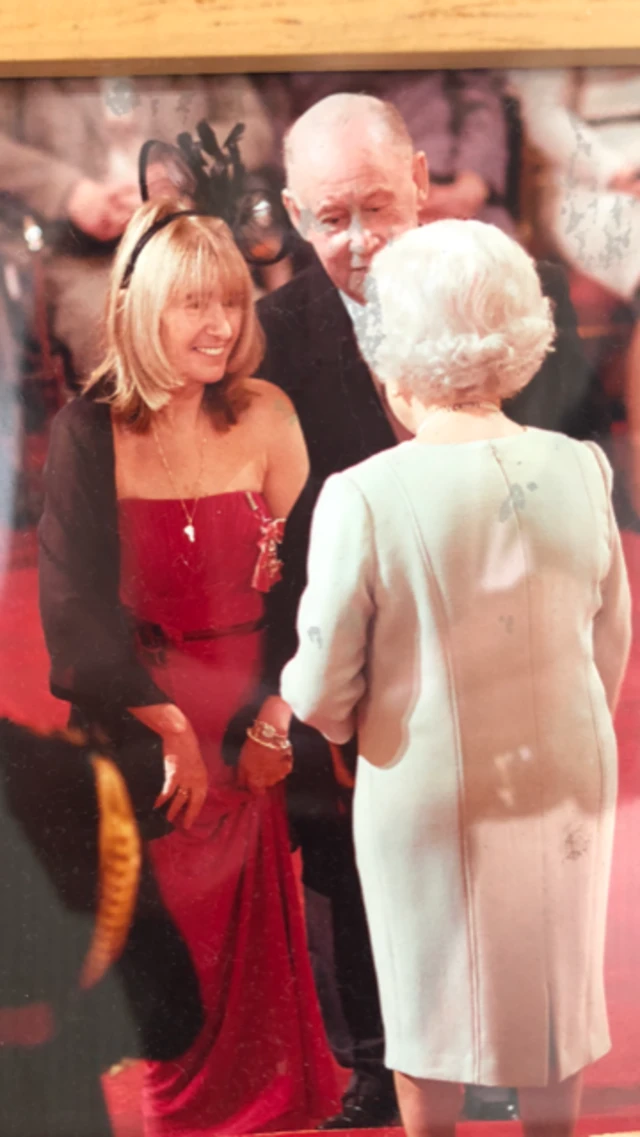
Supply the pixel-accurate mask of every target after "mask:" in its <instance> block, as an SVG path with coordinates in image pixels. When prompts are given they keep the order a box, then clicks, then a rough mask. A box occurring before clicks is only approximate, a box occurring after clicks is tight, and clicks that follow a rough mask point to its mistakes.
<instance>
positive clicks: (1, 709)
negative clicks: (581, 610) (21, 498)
mask: <svg viewBox="0 0 640 1137" xmlns="http://www.w3.org/2000/svg"><path fill="white" fill-rule="evenodd" d="M624 544H625V552H626V556H627V563H628V566H629V573H630V576H631V581H632V588H633V592H634V632H635V636H634V647H633V653H632V659H631V664H630V667H629V671H628V674H627V679H626V682H625V687H624V691H623V696H622V700H621V705H620V709H619V713H618V720H617V730H618V738H619V743H620V804H619V815H618V825H617V834H616V847H615V856H614V866H613V879H612V886H611V900H610V908H609V929H608V948H607V966H606V977H607V992H608V1006H609V1017H610V1023H611V1033H612V1040H613V1047H612V1050H611V1052H610V1054H608V1055H607V1056H606V1057H605V1058H603V1059H602V1060H601V1061H600V1062H599V1063H597V1064H596V1065H595V1066H593V1067H592V1069H591V1070H590V1071H589V1075H588V1079H587V1092H586V1094H585V1101H584V1109H583V1112H584V1117H583V1120H582V1121H581V1124H580V1128H579V1131H578V1132H579V1134H580V1137H586V1135H587V1134H595V1133H609V1132H613V1131H622V1130H633V1129H638V1130H640V536H639V535H636V534H628V533H627V534H625V535H624ZM9 545H10V547H9V550H8V563H9V571H8V572H7V573H6V574H5V575H4V577H2V576H0V714H1V715H7V716H9V717H12V718H14V719H16V720H18V721H21V722H26V723H29V724H31V725H34V726H37V727H40V728H47V727H50V726H60V725H62V724H64V721H65V717H66V709H65V707H64V706H63V705H62V704H60V703H58V701H57V700H55V699H53V698H52V697H51V696H50V695H49V692H48V688H47V659H46V653H45V649H44V643H43V640H42V633H41V630H40V625H39V619H38V605H37V578H36V571H35V567H34V564H35V543H34V538H33V534H31V533H27V534H17V535H15V536H14V537H13V538H12V540H11V541H10V542H9ZM5 551H6V545H5V546H4V548H3V543H2V541H1V540H0V564H1V563H2V560H4V552H5ZM105 1082H106V1093H107V1098H108V1101H109V1105H110V1108H111V1110H112V1114H113V1117H114V1122H115V1126H116V1132H117V1137H141V1126H140V1114H139V1108H138V1100H139V1084H140V1073H139V1070H138V1068H137V1067H133V1068H131V1069H128V1070H125V1071H124V1072H123V1073H121V1074H119V1075H117V1076H116V1077H111V1078H107V1079H106V1080H105ZM494 1130H495V1133H494ZM476 1131H478V1132H476ZM372 1132H375V1133H377V1134H378V1135H380V1137H381V1131H380V1130H375V1131H372ZM519 1133H520V1128H519V1126H517V1125H516V1124H515V1123H513V1122H509V1123H503V1124H490V1123H487V1122H483V1123H479V1124H478V1125H474V1124H469V1123H465V1124H462V1125H461V1126H460V1137H509V1135H513V1137H516V1134H519ZM203 1137H204V1135H203Z"/></svg>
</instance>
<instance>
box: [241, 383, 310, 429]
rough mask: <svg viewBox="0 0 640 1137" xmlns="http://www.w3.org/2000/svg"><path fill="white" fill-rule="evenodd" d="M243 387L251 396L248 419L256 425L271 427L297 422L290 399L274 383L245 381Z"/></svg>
mask: <svg viewBox="0 0 640 1137" xmlns="http://www.w3.org/2000/svg"><path fill="white" fill-rule="evenodd" d="M244 386H245V390H246V391H247V393H248V394H249V395H250V396H251V400H250V403H249V408H248V417H249V418H251V419H252V420H253V421H254V422H255V423H256V424H257V425H260V426H265V425H267V424H268V425H269V426H271V427H273V426H274V425H275V424H277V423H282V424H283V425H285V424H286V423H287V422H294V421H297V416H296V412H295V407H294V405H293V403H292V402H291V399H290V398H289V396H288V395H286V394H285V392H284V391H282V390H281V389H280V387H276V385H275V383H268V382H267V380H266V379H247V380H245V384H244Z"/></svg>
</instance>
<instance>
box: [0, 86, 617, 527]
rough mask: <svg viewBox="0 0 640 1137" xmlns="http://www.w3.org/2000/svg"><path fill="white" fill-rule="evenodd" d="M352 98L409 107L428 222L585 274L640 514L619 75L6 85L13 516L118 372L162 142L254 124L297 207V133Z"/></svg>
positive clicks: (5, 393) (286, 272) (280, 276)
mask: <svg viewBox="0 0 640 1137" xmlns="http://www.w3.org/2000/svg"><path fill="white" fill-rule="evenodd" d="M338 91H350V92H358V91H360V92H366V93H370V94H373V95H377V96H378V97H381V98H384V99H387V100H389V101H390V102H391V103H393V104H394V105H395V106H396V107H397V108H398V110H399V111H400V113H401V114H402V116H403V118H404V120H405V121H406V123H407V126H408V128H409V131H410V133H411V135H412V138H413V141H414V143H415V146H416V148H417V149H418V150H423V151H424V153H425V154H426V157H427V161H428V164H429V171H430V182H431V189H430V196H429V202H428V206H427V210H426V214H425V216H424V220H425V221H429V220H432V219H436V218H441V217H463V218H464V217H476V218H479V219H481V220H484V221H489V222H492V223H494V224H496V225H498V226H499V227H500V228H502V229H504V230H505V231H506V232H508V233H510V234H511V235H515V236H517V237H518V238H519V239H520V240H522V242H523V243H524V244H525V245H526V246H527V247H528V248H529V249H530V251H531V252H532V253H533V254H534V255H535V256H537V257H538V258H544V259H551V260H558V261H560V262H561V263H563V264H564V265H565V266H566V267H567V269H568V271H569V276H570V289H571V295H572V299H573V301H574V306H575V308H576V312H577V319H578V324H579V327H580V332H581V336H582V339H583V343H584V345H585V349H586V351H587V354H588V357H589V360H590V362H591V364H592V366H593V367H594V368H595V369H596V370H597V372H598V375H599V377H600V378H601V382H602V384H603V389H604V391H605V393H606V396H607V399H608V401H609V404H610V407H611V410H612V414H613V419H614V420H617V421H618V422H620V423H624V422H626V423H627V424H628V426H629V428H630V429H629V430H628V431H627V432H626V436H625V437H626V438H627V442H626V443H625V445H624V446H623V447H622V450H621V453H622V457H621V462H622V464H623V465H625V464H626V466H627V468H628V474H629V479H628V480H629V486H630V495H629V496H630V498H631V499H632V500H633V501H634V502H635V506H636V511H637V508H638V505H639V504H640V488H638V487H639V486H640V472H637V471H640V448H639V447H638V444H637V443H635V442H634V440H635V438H636V436H637V434H638V425H639V423H640V395H638V392H639V391H640V377H639V376H638V374H637V373H638V371H639V370H640V343H639V342H637V341H638V337H637V336H636V334H635V322H636V321H635V307H636V293H637V288H638V282H637V280H636V275H637V268H636V261H637V252H636V250H637V249H640V244H639V243H638V242H637V240H636V231H637V230H639V227H640V207H639V206H638V197H639V195H640V179H639V178H638V169H639V168H640V71H637V70H628V69H622V68H618V69H603V68H600V69H584V70H578V69H575V70H572V71H569V70H566V71H550V70H546V71H520V72H515V73H508V72H499V71H492V70H484V71H480V70H458V71H428V72H345V73H336V72H331V73H294V74H286V75H278V74H274V75H253V76H249V75H234V76H198V77H192V76H183V77H173V78H157V77H145V78H136V79H126V78H117V79H103V78H100V79H55V80H41V79H38V80H4V81H2V84H1V86H0V261H1V266H2V272H1V273H0V299H1V303H0V374H1V376H2V391H1V393H2V398H1V403H0V411H1V419H2V446H3V461H2V470H3V471H5V473H4V474H3V475H2V482H1V484H0V510H1V511H2V513H3V515H4V516H6V513H7V510H8V509H10V508H12V509H13V513H14V522H15V523H16V524H17V525H24V524H27V525H28V524H30V523H31V522H32V521H33V519H34V515H36V516H37V513H38V508H39V501H38V491H37V485H36V483H34V482H33V479H31V482H30V480H29V477H28V475H27V473H26V472H25V469H26V468H28V467H29V464H30V463H31V465H33V464H34V462H35V464H36V465H37V464H38V460H37V459H34V458H33V457H31V458H29V456H28V451H29V445H28V440H29V438H30V437H33V435H34V432H35V433H36V434H37V433H38V431H41V430H42V427H43V423H46V421H47V419H48V415H49V412H50V410H52V409H55V408H56V407H57V406H58V405H59V404H60V401H61V399H64V397H65V393H66V391H67V390H69V389H73V388H74V386H75V385H76V384H77V381H78V379H79V378H80V377H82V376H85V375H86V374H87V373H88V372H89V371H90V370H91V369H92V367H93V366H94V365H95V364H96V362H97V360H98V359H99V358H100V354H101V347H102V343H101V334H100V328H101V318H102V312H103V307H104V301H105V294H106V288H107V279H108V274H109V269H110V265H111V262H112V257H113V253H114V250H115V247H116V245H117V243H118V239H119V237H120V235H121V234H122V232H123V230H124V228H125V226H126V223H127V222H128V220H129V218H130V217H131V215H132V213H133V211H134V210H135V208H136V206H137V204H139V201H140V189H139V177H138V162H139V154H140V150H141V147H142V145H143V143H144V142H145V141H146V140H148V139H150V138H155V139H158V140H159V141H160V142H164V143H175V141H176V139H177V137H178V136H179V135H180V134H181V132H189V133H193V132H194V130H195V127H196V124H197V123H198V122H199V121H201V120H202V119H205V120H207V122H209V123H210V124H211V126H212V127H213V129H214V131H215V133H216V136H217V137H218V139H219V140H220V141H223V140H224V138H225V137H226V136H227V134H228V133H229V131H230V130H231V129H232V127H233V126H234V125H235V124H236V123H237V122H239V121H241V122H243V123H244V124H245V133H244V136H243V138H242V143H241V147H242V159H243V162H244V164H245V166H246V168H247V170H248V171H249V173H257V174H260V175H261V176H263V177H264V179H266V184H268V185H269V186H271V187H272V188H273V190H274V191H275V192H276V193H279V192H280V190H281V189H282V187H283V185H284V172H283V164H282V139H283V135H284V133H285V131H286V129H287V127H288V126H289V125H290V124H291V123H292V122H293V121H294V120H295V119H296V118H297V117H298V116H299V115H301V114H303V113H304V112H305V111H306V110H307V109H308V108H309V107H310V106H311V105H312V104H313V103H315V102H317V101H318V100H319V99H321V98H323V97H324V96H326V95H328V94H331V93H333V92H338ZM312 256H313V254H312V253H311V252H310V250H309V248H308V247H307V246H306V244H305V243H304V242H303V241H301V240H300V239H299V238H298V237H297V236H296V235H293V234H292V240H291V245H290V255H289V256H288V257H287V258H286V259H285V260H284V261H281V262H279V263H278V264H275V265H271V266H268V267H264V268H261V269H259V270H255V271H254V279H255V285H256V293H257V295H260V294H263V293H265V292H269V291H272V290H273V289H274V288H276V287H278V286H279V285H281V284H283V283H285V282H286V280H287V279H289V278H290V277H291V276H292V275H293V274H295V273H296V272H297V271H299V269H300V268H302V267H305V266H306V265H307V264H308V263H309V260H310V259H311V258H312ZM25 438H26V439H27V443H25ZM32 449H33V447H32ZM636 467H637V471H636V472H635V473H634V468H636ZM16 468H18V469H20V468H22V473H21V475H20V479H19V484H18V485H17V487H16V484H15V473H11V471H14V472H15V469H16ZM8 471H9V473H8ZM36 482H37V479H36ZM9 499H10V501H9Z"/></svg>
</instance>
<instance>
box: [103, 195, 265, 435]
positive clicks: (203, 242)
mask: <svg viewBox="0 0 640 1137" xmlns="http://www.w3.org/2000/svg"><path fill="white" fill-rule="evenodd" d="M188 208H189V207H188V205H187V204H182V203H180V204H176V202H175V201H160V202H154V203H147V204H145V205H143V206H141V207H140V208H139V209H138V210H137V211H136V212H135V213H134V215H133V217H132V218H131V221H130V222H129V224H128V226H127V228H126V230H125V232H124V235H123V237H122V240H121V242H120V245H119V247H118V252H117V254H116V257H115V260H114V264H113V269H112V272H111V285H110V289H109V295H108V299H107V311H106V354H105V357H104V359H103V361H102V363H101V364H100V365H99V367H97V368H96V370H95V371H94V372H93V373H92V375H91V376H90V377H89V379H88V380H87V381H86V383H85V384H84V387H83V391H84V392H92V393H93V395H94V396H96V397H98V398H100V399H101V400H102V401H105V402H108V403H109V404H110V405H111V407H112V408H113V411H114V413H115V414H116V415H117V416H118V418H120V419H122V420H123V421H125V422H127V423H128V425H130V426H131V427H132V428H133V429H135V430H139V431H145V430H147V429H148V428H149V425H150V422H151V415H152V414H153V413H154V412H155V411H159V410H161V409H162V407H164V406H166V405H167V403H168V402H169V400H170V398H171V395H172V393H173V392H174V391H175V390H177V389H179V387H180V384H181V380H180V377H179V376H178V375H176V374H175V373H174V371H173V370H172V368H171V365H170V363H169V360H168V358H167V355H166V353H165V350H164V347H163V344H162V337H161V321H162V314H163V312H164V311H165V309H166V308H167V306H168V305H169V304H176V303H178V304H179V303H180V302H181V301H182V300H186V298H187V296H188V297H189V298H190V302H191V300H194V301H195V302H196V303H201V304H205V303H206V302H207V300H208V299H209V298H210V296H211V294H212V293H213V292H215V293H217V294H221V295H222V299H223V301H224V302H225V303H229V302H230V303H232V304H237V305H238V306H239V307H241V308H242V311H243V319H242V324H241V327H240V333H239V335H238V340H237V342H236V344H235V346H234V348H233V351H232V352H231V355H230V356H229V361H228V364H227V370H226V374H225V376H224V378H223V379H221V380H220V381H219V382H217V383H211V384H210V385H208V386H207V387H205V392H204V399H203V405H204V407H205V408H206V409H208V410H209V411H210V413H211V415H212V417H213V419H214V421H215V422H216V424H217V425H218V426H220V427H222V428H223V429H224V428H226V427H227V426H229V425H231V424H232V423H234V422H235V421H236V419H237V415H238V413H239V412H240V411H241V410H242V409H243V408H244V406H245V405H246V403H247V401H248V396H247V393H246V391H245V390H244V385H243V383H242V380H243V379H246V378H248V377H249V376H250V375H253V373H254V371H255V370H256V368H257V366H258V364H259V363H260V360H261V359H262V357H263V355H264V334H263V332H262V329H261V327H260V324H259V323H258V318H257V316H256V312H255V304H254V298H253V282H252V280H251V275H250V273H249V269H248V268H247V265H246V262H245V261H244V258H243V257H242V255H241V253H240V252H239V250H238V248H237V246H236V244H235V242H234V240H233V236H232V234H231V231H230V230H229V228H228V227H227V225H225V223H224V221H221V220H219V219H218V218H215V217H208V216H201V215H194V214H186V213H185V214H184V215H182V214H180V215H179V216H176V217H175V219H174V220H172V221H170V222H169V223H167V224H165V226H164V228H160V229H158V231H157V232H155V233H154V234H153V236H152V237H151V238H150V239H149V240H148V241H147V243H146V244H145V245H144V247H143V248H142V249H141V250H140V251H139V255H137V257H136V258H135V262H134V264H133V269H132V271H131V266H130V261H131V257H132V253H133V252H134V250H135V249H136V246H137V244H138V242H139V241H140V239H141V238H142V237H143V236H144V234H145V233H146V232H147V231H148V230H149V229H150V228H151V227H152V226H153V225H155V224H156V223H157V222H160V221H162V220H163V219H164V218H166V217H168V216H169V214H172V213H176V212H178V211H179V210H186V209H188ZM128 270H129V271H128ZM127 276H128V282H127ZM123 281H124V282H125V286H124V287H123Z"/></svg>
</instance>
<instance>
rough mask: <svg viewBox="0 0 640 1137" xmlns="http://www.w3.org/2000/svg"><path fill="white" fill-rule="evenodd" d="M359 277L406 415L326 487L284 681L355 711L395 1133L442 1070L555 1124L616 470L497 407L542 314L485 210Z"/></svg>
mask: <svg viewBox="0 0 640 1137" xmlns="http://www.w3.org/2000/svg"><path fill="white" fill-rule="evenodd" d="M368 296H369V304H368V307H367V309H366V310H365V311H366V312H368V314H369V317H370V319H369V326H368V327H367V326H365V327H364V328H362V329H361V330H360V333H359V339H360V344H361V348H362V351H363V353H364V355H365V357H366V359H367V362H368V363H369V364H370V366H371V367H372V369H373V370H374V371H375V372H376V374H377V375H378V377H379V378H380V380H381V381H382V383H383V384H384V386H385V388H386V392H387V396H388V398H389V400H390V402H391V404H392V406H393V409H394V411H395V413H396V414H397V415H398V417H399V418H401V419H402V420H403V421H404V423H405V424H406V425H407V426H408V427H409V428H410V429H411V430H412V432H415V438H414V439H413V440H411V441H408V442H404V443H402V444H400V445H399V446H397V447H396V448H394V449H392V450H388V451H385V452H384V453H381V454H379V455H376V456H375V457H373V458H371V459H369V460H367V461H366V462H363V463H362V464H360V465H359V466H356V467H354V468H352V469H350V470H347V471H345V472H344V473H341V474H337V475H335V476H333V477H332V478H330V479H329V480H328V482H327V483H326V485H325V487H324V489H323V491H322V493H321V495H320V498H319V500H318V504H317V507H316V512H315V515H314V520H313V527H312V536H311V546H310V555H309V577H308V586H307V590H306V592H305V594H304V597H303V600H302V602H301V607H300V612H299V624H298V632H299V648H298V652H297V655H296V656H295V658H294V659H293V660H292V661H291V662H290V663H289V664H288V666H287V668H286V669H285V671H284V673H283V681H282V694H283V696H284V698H285V699H286V700H287V702H288V703H289V704H290V705H291V706H292V708H293V711H294V713H295V714H296V715H297V716H298V717H299V718H300V719H303V720H304V721H306V722H308V723H311V724H312V725H313V726H315V727H316V728H317V729H319V730H321V731H322V732H323V733H324V734H325V735H326V737H327V738H329V739H330V740H331V741H333V742H334V743H344V742H346V740H347V739H349V738H350V737H351V735H352V734H353V733H354V732H356V731H357V734H358V747H359V755H360V757H359V762H358V771H357V778H356V793H355V806H354V810H355V812H354V825H355V841H356V850H357V860H358V867H359V871H360V875H361V879H362V884H363V891H364V897H365V904H366V909H367V916H368V920H369V925H370V929H371V937H372V944H373V950H374V957H375V962H376V970H377V974H378V979H379V984H380V992H381V1000H382V1009H383V1018H384V1025H385V1036H386V1047H387V1050H386V1063H387V1065H388V1066H389V1067H390V1068H391V1069H393V1070H395V1071H396V1082H397V1089H398V1096H399V1102H400V1106H401V1111H402V1116H403V1121H404V1124H405V1127H406V1130H407V1133H408V1134H409V1137H421V1135H424V1134H425V1133H427V1132H429V1133H433V1132H436V1131H437V1132H440V1133H442V1134H447V1135H448V1134H452V1133H453V1130H454V1124H455V1118H456V1115H457V1112H458V1108H459V1105H458V1089H459V1084H460V1083H468V1084H473V1083H477V1084H483V1085H489V1086H490V1085H510V1086H517V1087H519V1089H520V1108H521V1113H522V1117H523V1120H524V1123H525V1126H526V1128H527V1131H528V1132H529V1133H535V1132H538V1129H539V1127H540V1126H542V1127H544V1131H545V1133H547V1134H549V1133H557V1134H565V1135H566V1134H568V1133H569V1132H570V1131H571V1129H572V1126H573V1123H574V1120H575V1117H576V1115H577V1111H578V1106H579V1092H580V1079H581V1075H580V1071H581V1070H582V1069H583V1067H584V1066H585V1065H587V1064H588V1063H589V1062H592V1061H594V1060H595V1059H596V1058H599V1057H600V1055H602V1054H604V1053H605V1051H606V1050H607V1049H608V1048H609V1045H610V1043H609V1035H608V1025H607V1014H606V1007H605V999H604V987H603V943H604V930H605V912H606V904H607V892H608V881H609V867H610V861H611V843H612V831H613V824H614V811H615V801H616V741H615V736H614V732H613V725H612V713H613V709H614V707H615V703H616V698H617V695H618V690H619V687H620V683H621V680H622V676H623V672H624V668H625V663H626V658H627V653H628V649H629V638H630V600H629V590H628V584H627V577H626V572H625V567H624V562H623V557H622V552H621V544H620V538H619V534H618V531H617V528H616V523H615V521H614V516H613V513H612V509H611V502H610V489H611V471H610V468H609V466H608V463H607V460H606V458H605V457H604V455H603V453H602V452H601V451H600V450H599V448H598V447H597V446H596V445H595V444H591V443H580V442H576V441H573V440H571V439H569V438H567V437H565V436H564V435H559V434H555V433H549V432H547V431H543V430H538V429H523V428H521V427H520V426H517V425H516V424H515V423H513V422H511V421H510V420H509V418H508V416H507V415H506V414H504V412H503V411H502V406H501V405H502V402H503V400H505V399H507V398H508V397H509V396H512V395H514V394H515V392H517V391H518V390H519V389H521V388H522V387H523V386H524V385H525V384H526V383H527V382H528V381H529V380H530V379H531V378H532V376H533V375H534V374H535V372H536V371H537V369H538V367H539V366H540V363H541V362H542V359H543V357H544V356H545V354H546V352H547V351H548V350H549V348H550V346H551V343H552V339H553V322H552V319H551V315H550V312H549V302H548V301H547V300H546V299H545V298H544V297H543V296H542V294H541V290H540V283H539V280H538V277H537V274H536V271H535V268H534V265H533V263H532V261H531V260H530V259H529V257H528V256H527V254H526V253H525V252H524V251H523V250H522V249H521V248H520V247H519V246H518V245H516V244H515V242H513V241H511V239H510V238H508V237H507V236H505V235H504V234H503V233H501V232H500V231H499V230H498V229H496V228H493V227H492V226H488V225H483V224H482V223H480V222H476V221H441V222H436V223H434V224H432V225H429V226H427V227H425V228H422V229H418V230H414V231H411V232H410V233H407V234H406V235H404V236H402V237H400V238H399V239H398V240H397V241H395V242H394V243H393V244H392V245H389V246H388V247H387V248H386V249H385V250H384V251H383V252H381V253H380V254H379V255H378V256H377V257H376V258H375V260H374V262H373V267H372V270H371V274H370V278H369V282H368Z"/></svg>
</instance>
